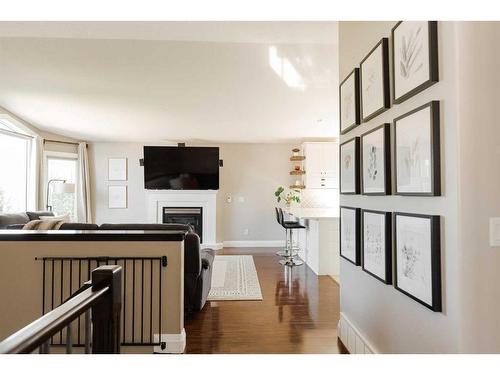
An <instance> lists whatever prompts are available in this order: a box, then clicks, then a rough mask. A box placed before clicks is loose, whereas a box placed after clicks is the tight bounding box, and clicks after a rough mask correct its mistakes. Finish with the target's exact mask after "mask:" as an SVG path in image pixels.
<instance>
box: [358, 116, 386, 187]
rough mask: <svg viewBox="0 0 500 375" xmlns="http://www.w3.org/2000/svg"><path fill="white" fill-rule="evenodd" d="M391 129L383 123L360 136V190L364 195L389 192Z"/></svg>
mask: <svg viewBox="0 0 500 375" xmlns="http://www.w3.org/2000/svg"><path fill="white" fill-rule="evenodd" d="M390 150H391V129H390V125H389V124H383V125H380V126H378V127H376V128H375V129H372V130H370V131H368V132H366V133H364V134H363V135H362V136H361V186H362V188H361V190H362V194H365V195H386V194H391V151H390Z"/></svg>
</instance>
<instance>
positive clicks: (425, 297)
mask: <svg viewBox="0 0 500 375" xmlns="http://www.w3.org/2000/svg"><path fill="white" fill-rule="evenodd" d="M394 228H395V230H394V248H395V251H394V256H395V260H394V267H395V272H394V276H395V280H394V287H395V288H396V289H397V290H399V291H400V292H402V293H404V294H406V295H407V296H409V297H410V298H412V299H414V300H415V301H417V302H420V303H421V304H422V305H424V306H426V307H428V308H429V309H431V310H432V311H441V255H440V252H441V251H440V247H441V242H440V217H439V216H431V215H416V214H407V213H400V212H396V213H394Z"/></svg>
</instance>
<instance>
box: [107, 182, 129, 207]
mask: <svg viewBox="0 0 500 375" xmlns="http://www.w3.org/2000/svg"><path fill="white" fill-rule="evenodd" d="M108 208H127V186H126V185H114V186H108Z"/></svg>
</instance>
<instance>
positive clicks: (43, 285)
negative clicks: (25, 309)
mask: <svg viewBox="0 0 500 375" xmlns="http://www.w3.org/2000/svg"><path fill="white" fill-rule="evenodd" d="M42 315H45V258H44V259H43V280H42Z"/></svg>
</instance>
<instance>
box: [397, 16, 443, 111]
mask: <svg viewBox="0 0 500 375" xmlns="http://www.w3.org/2000/svg"><path fill="white" fill-rule="evenodd" d="M437 29H438V27H437V21H402V22H398V23H397V24H396V26H394V28H393V29H392V59H393V61H392V69H393V80H392V85H393V87H392V99H393V101H394V103H401V102H403V101H405V100H406V99H408V98H411V97H412V96H413V95H416V94H418V93H419V92H421V91H423V90H425V89H426V88H428V87H429V86H431V85H433V84H434V83H436V82H438V81H439V64H438V36H437V33H438V31H437Z"/></svg>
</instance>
